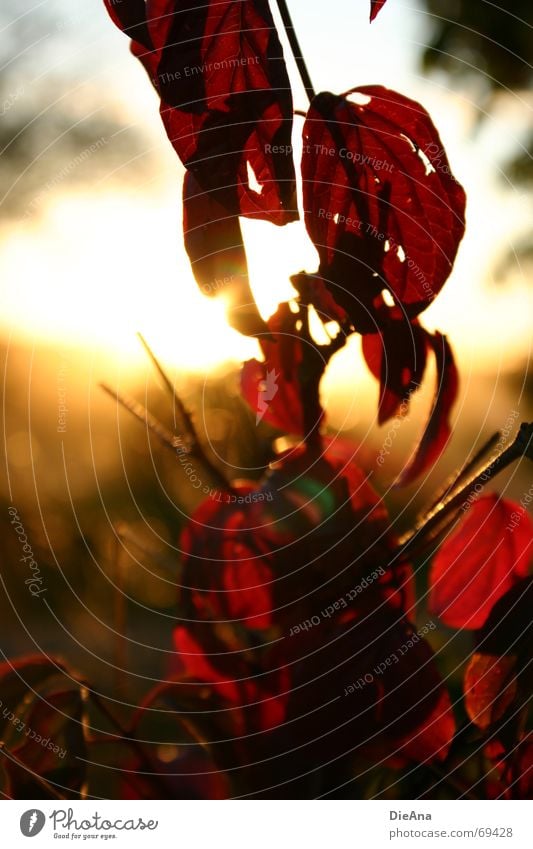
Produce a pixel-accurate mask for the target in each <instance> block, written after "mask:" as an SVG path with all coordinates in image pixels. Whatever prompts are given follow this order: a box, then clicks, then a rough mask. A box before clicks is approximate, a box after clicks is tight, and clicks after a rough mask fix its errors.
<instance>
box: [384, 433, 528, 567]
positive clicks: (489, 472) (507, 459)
mask: <svg viewBox="0 0 533 849" xmlns="http://www.w3.org/2000/svg"><path fill="white" fill-rule="evenodd" d="M521 457H528V459H530V460H533V424H531V423H526V422H524V423H523V424H521V425H520V429H519V431H518V434H517V435H516V437H515V439H514V440H513V442H512V443H511V444H510V445H509V446H508V447H507V448H506V449H505V450H504V451H502V453H501V454H499V455H498V456H497V457H496V458H495V459H494V460H492V461H491V462H490V463H489V464H488V465H487V466H485V468H483V469H482V470H481V471H479V472H477V473H476V474H475V475H474V476H473V477H471V478H470V480H469V481H468V482H467V483H466V484H464V486H461V487H460V488H459V489H456V490H453V491H452V492H451V494H450V495H449V496H448V497H446V498H444V499H443V500H442V501H440V502H439V503H438V504H436V505H435V507H434V508H433V509H432V510H430V511H429V512H428V513H427V515H426V516H425V517H424V519H423V520H422V521H421V522H418V523H417V524H416V525H415V527H414V528H413V530H411V531H409V532H408V533H407V534H405V535H404V536H403V537H402V538H401V539H400V540H399V542H398V548H399V553H400V554H401V556H402V558H403V557H406V556H407V555H408V554H411V553H412V549H413V548H414V545H415V543H419V542H420V540H421V539H422V538H423V539H426V538H428V537H429V536H431V535H432V534H434V532H435V531H437V530H438V529H439V528H440V526H441V525H442V524H443V523H444V522H449V521H450V519H451V515H450V514H452V513H454V512H455V511H456V510H458V509H459V507H460V506H461V505H462V504H463V503H464V502H465V501H467V500H468V499H469V498H470V497H471V496H472V495H473V494H475V493H476V488H477V487H478V486H482V487H483V486H484V485H485V484H486V483H488V482H489V481H490V480H492V478H494V477H496V475H497V474H499V473H500V472H503V470H504V469H506V468H507V466H509V465H510V464H511V463H513V462H514V461H515V460H518V459H520V458H521ZM468 465H470V464H468ZM433 538H434V536H433Z"/></svg>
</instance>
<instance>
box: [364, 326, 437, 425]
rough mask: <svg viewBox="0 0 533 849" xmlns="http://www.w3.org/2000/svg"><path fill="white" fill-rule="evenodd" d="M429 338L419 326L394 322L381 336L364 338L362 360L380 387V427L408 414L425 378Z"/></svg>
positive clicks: (372, 335)
mask: <svg viewBox="0 0 533 849" xmlns="http://www.w3.org/2000/svg"><path fill="white" fill-rule="evenodd" d="M427 335H428V334H427V332H426V331H425V330H424V329H423V328H422V327H420V325H419V324H414V323H411V322H409V321H401V320H400V319H396V320H394V319H393V320H392V321H391V322H390V323H389V324H387V325H385V326H384V328H383V330H382V331H381V332H380V333H368V334H366V335H364V336H363V339H362V345H363V356H364V358H365V361H366V364H367V366H368V368H369V369H370V371H371V372H372V374H373V375H374V377H375V378H377V380H379V383H380V390H379V404H378V422H379V424H383V423H384V422H386V421H388V420H389V419H391V418H392V417H393V416H395V415H397V414H398V413H400V414H405V413H407V410H408V407H409V399H410V398H411V395H412V394H413V393H414V392H416V391H417V390H418V388H419V387H420V384H421V382H422V379H423V377H424V371H425V368H426V360H427V347H428V342H427Z"/></svg>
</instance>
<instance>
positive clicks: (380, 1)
mask: <svg viewBox="0 0 533 849" xmlns="http://www.w3.org/2000/svg"><path fill="white" fill-rule="evenodd" d="M386 2H387V0H370V21H373V20H374V18H375V17H376V16H377V15H378V13H379V12H381V10H382V8H383V6H384V5H385V3H386Z"/></svg>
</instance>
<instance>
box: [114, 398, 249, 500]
mask: <svg viewBox="0 0 533 849" xmlns="http://www.w3.org/2000/svg"><path fill="white" fill-rule="evenodd" d="M100 386H101V388H102V389H103V390H104V392H107V394H108V395H110V396H111V398H113V399H114V400H115V401H116V402H117V404H120V405H121V406H122V407H124V409H126V410H128V412H130V413H131V414H132V415H133V416H135V418H136V419H137V420H138V421H140V422H142V423H143V424H144V425H145V427H147V428H148V429H149V430H151V431H152V433H154V434H155V435H156V436H157V438H158V439H159V440H160V441H161V442H162V444H163V445H164V446H165V448H168V449H169V450H170V451H172V453H173V454H174V456H177V457H178V458H183V457H184V456H185V455H188V456H194V457H195V458H196V460H197V461H198V463H199V464H200V465H201V466H203V467H204V469H205V471H207V472H208V474H209V476H210V477H211V479H212V480H213V482H214V483H216V485H217V486H218V487H219V488H220V489H222V490H223V491H225V492H228V491H229V492H232V487H231V485H230V484H229V483H228V481H227V480H226V478H225V477H224V475H223V474H222V473H221V472H219V470H218V469H217V468H216V466H213V464H212V463H210V462H209V460H208V458H207V457H206V455H205V454H204V452H203V450H202V448H201V446H200V444H199V443H198V441H197V440H196V437H195V441H194V442H193V444H192V445H187V444H186V443H185V442H184V440H183V438H182V437H181V436H175V435H174V434H173V433H171V432H170V430H168V428H166V427H165V426H164V425H163V424H161V422H160V421H159V419H156V418H155V416H152V414H151V413H149V412H148V410H147V409H146V407H144V406H143V404H140V403H139V401H136V400H135V399H134V398H130V396H129V395H122V394H121V393H119V392H117V391H116V390H115V389H112V388H111V387H110V386H108V385H107V383H101V384H100Z"/></svg>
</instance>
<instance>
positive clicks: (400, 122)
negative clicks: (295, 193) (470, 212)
mask: <svg viewBox="0 0 533 849" xmlns="http://www.w3.org/2000/svg"><path fill="white" fill-rule="evenodd" d="M350 96H351V97H352V98H354V99H355V101H356V102H352V100H350V99H349V97H350ZM303 139H304V147H303V157H302V174H303V196H304V208H305V221H306V226H307V230H308V232H309V235H310V236H311V239H312V240H313V242H314V243H315V245H316V247H317V250H318V252H319V256H320V273H321V275H322V276H323V278H324V280H325V281H326V284H327V285H328V286H329V287H330V289H331V292H332V294H333V296H334V298H335V300H336V301H337V302H338V303H339V304H340V305H341V306H343V307H344V308H345V309H346V310H347V312H348V313H349V314H350V316H351V318H352V319H353V321H354V323H355V326H356V329H359V330H361V332H373V331H374V332H375V324H374V327H372V321H371V320H370V319H374V321H378V320H379V314H378V313H377V312H376V299H379V297H380V293H381V291H382V290H383V289H384V288H388V289H389V290H390V292H391V293H392V295H393V296H394V298H395V300H396V301H397V303H398V304H401V305H402V306H403V308H404V309H405V311H406V313H407V314H408V315H409V316H410V317H414V316H416V315H417V314H418V313H420V312H421V311H422V310H424V309H425V308H426V307H427V306H428V305H429V304H430V303H431V301H432V300H433V299H434V298H435V296H436V295H437V294H438V292H439V291H440V289H441V288H442V286H443V284H444V283H445V281H446V279H447V278H448V275H449V274H450V271H451V269H452V265H453V262H454V259H455V255H456V253H457V248H458V246H459V242H460V241H461V238H462V236H463V233H464V226H465V221H464V210H465V194H464V191H463V189H462V187H461V186H460V185H459V183H458V182H457V181H456V180H455V178H454V177H453V175H452V173H451V171H450V168H449V164H448V160H447V158H446V154H445V152H444V150H443V148H442V142H441V140H440V138H439V135H438V133H437V130H436V129H435V127H434V125H433V123H432V121H431V119H430V117H429V115H428V113H427V112H426V111H425V109H424V108H423V107H422V106H421V105H420V104H419V103H416V101H414V100H409V99H408V98H406V97H404V96H403V95H401V94H398V93H397V92H394V91H391V90H389V89H387V88H384V87H383V86H363V87H361V88H358V89H354V90H353V91H351V92H348V93H347V95H346V96H336V95H333V94H330V93H328V92H324V93H322V94H319V95H317V96H316V97H315V99H314V100H313V102H312V104H311V107H310V109H309V112H308V114H307V118H306V121H305V125H304V130H303Z"/></svg>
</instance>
